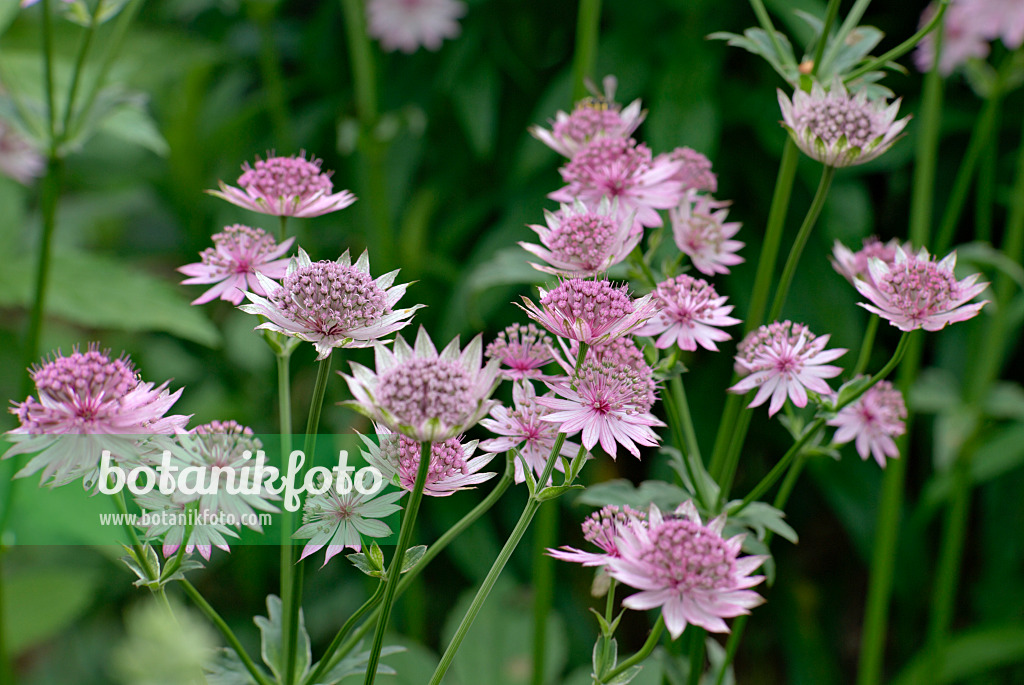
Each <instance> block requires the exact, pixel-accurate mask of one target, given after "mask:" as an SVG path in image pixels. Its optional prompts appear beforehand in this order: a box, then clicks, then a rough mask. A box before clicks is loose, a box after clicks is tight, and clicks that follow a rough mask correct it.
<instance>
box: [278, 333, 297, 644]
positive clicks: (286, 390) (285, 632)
mask: <svg viewBox="0 0 1024 685" xmlns="http://www.w3.org/2000/svg"><path fill="white" fill-rule="evenodd" d="M276 357H277V403H278V404H277V406H278V422H279V423H280V430H281V472H282V473H284V472H285V470H286V469H287V468H288V456H289V455H290V454H291V453H292V390H291V387H292V386H291V373H290V369H289V366H290V362H291V352H290V351H288V352H278V353H277V354H276ZM294 528H295V512H293V511H291V510H290V509H288V507H284V508H283V509H282V511H281V547H280V549H279V566H280V569H281V604H282V606H283V607H291V605H292V602H293V599H292V589H293V587H294V585H295V579H294V575H295V552H294V549H293V546H292V543H291V534H292V530H293V529H294ZM285 615H286V616H290V615H291V614H290V610H289V611H288V612H287V613H286V614H285ZM291 630H292V624H291V621H288V620H285V621H284V622H283V623H282V626H281V641H282V645H289V644H291V643H292V635H291ZM285 651H286V653H287V649H286V650H285Z"/></svg>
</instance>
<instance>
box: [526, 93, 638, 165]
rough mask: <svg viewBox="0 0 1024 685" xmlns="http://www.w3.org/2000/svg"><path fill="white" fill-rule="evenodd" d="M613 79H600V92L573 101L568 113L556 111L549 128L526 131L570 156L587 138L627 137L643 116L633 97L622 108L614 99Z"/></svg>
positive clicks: (584, 143) (532, 128)
mask: <svg viewBox="0 0 1024 685" xmlns="http://www.w3.org/2000/svg"><path fill="white" fill-rule="evenodd" d="M615 86H616V81H615V78H614V77H613V76H608V77H606V78H605V79H604V89H605V92H604V95H603V96H601V97H596V98H585V99H583V100H580V101H579V102H577V103H576V106H575V108H574V109H573V110H572V114H566V113H565V112H558V113H557V114H556V115H555V120H554V121H552V122H551V130H550V131H548V130H547V129H544V128H541V127H540V126H531V127H530V134H531V135H532V136H533V137H534V138H536V139H537V140H539V141H540V142H542V143H544V144H545V145H547V146H548V147H549V148H551V149H552V150H554V151H555V152H557V153H558V154H560V155H563V156H565V157H572V156H573V155H574V154H576V152H577V151H578V150H579V149H580V148H581V147H582V146H584V145H586V144H587V143H589V142H590V141H591V140H594V139H595V138H600V137H607V138H628V137H630V136H631V135H633V131H635V130H636V127H637V126H639V125H640V123H641V122H642V121H643V120H644V117H646V116H647V112H646V110H643V109H641V108H640V100H634V101H633V102H631V103H630V104H629V105H628V106H627V107H626V108H625V109H623V108H622V107H621V105H619V104H618V103H616V102H615Z"/></svg>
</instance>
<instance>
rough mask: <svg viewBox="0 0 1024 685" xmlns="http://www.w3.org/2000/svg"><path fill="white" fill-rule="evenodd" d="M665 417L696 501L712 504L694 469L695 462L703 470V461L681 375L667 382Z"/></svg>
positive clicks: (705, 505)
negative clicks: (677, 446)
mask: <svg viewBox="0 0 1024 685" xmlns="http://www.w3.org/2000/svg"><path fill="white" fill-rule="evenodd" d="M665 418H667V419H668V424H669V428H670V429H671V431H672V434H673V435H674V436H675V439H676V442H677V444H678V445H679V451H680V453H681V454H682V455H683V469H684V470H685V471H686V475H687V477H688V478H689V479H690V482H691V483H692V484H693V488H694V494H695V495H696V497H697V502H698V503H699V504H700V505H701V506H702V507H709V506H711V505H713V504H714V502H711V501H710V499H711V497H710V495H709V494H708V493H707V492H705V491H704V478H703V477H702V475H703V474H698V472H697V469H696V464H700V468H701V470H703V469H704V461H703V459H702V458H701V456H700V445H699V444H698V443H697V433H696V431H695V430H694V428H693V418H692V417H691V416H690V405H689V403H688V402H687V401H686V390H685V388H683V379H682V376H673V377H672V380H671V381H670V382H669V392H668V393H667V394H666V395H665Z"/></svg>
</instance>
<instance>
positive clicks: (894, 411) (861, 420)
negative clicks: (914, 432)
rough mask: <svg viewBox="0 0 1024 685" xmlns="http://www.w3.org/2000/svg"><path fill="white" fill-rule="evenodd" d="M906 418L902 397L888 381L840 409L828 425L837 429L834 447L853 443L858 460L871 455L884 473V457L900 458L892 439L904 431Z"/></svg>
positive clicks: (894, 441)
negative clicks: (854, 443)
mask: <svg viewBox="0 0 1024 685" xmlns="http://www.w3.org/2000/svg"><path fill="white" fill-rule="evenodd" d="M906 418H907V405H906V404H905V403H904V402H903V394H902V393H901V392H900V391H899V390H897V389H896V388H894V387H893V385H892V383H890V382H889V381H880V382H879V383H878V384H877V385H875V386H873V387H871V388H870V389H869V390H868V391H867V392H865V393H864V394H863V395H861V396H860V398H859V399H858V400H857V401H856V402H854V403H853V404H851V405H848V406H846V407H843V408H842V409H840V410H839V413H838V414H836V416H835V418H832V419H829V421H828V425H830V426H835V427H836V428H838V429H839V430H837V431H836V435H835V438H834V441H835V442H836V443H838V444H843V443H847V442H850V441H851V440H856V446H857V453H858V454H859V455H860V458H861V459H865V460H866V459H867V458H868V454H871V455H872V456H873V457H874V458H875V461H876V462H878V465H879V466H881V467H882V468H883V469H884V468H885V460H886V457H889V458H892V459H896V458H898V457H899V456H900V451H899V448H898V447H896V440H895V438H898V437H899V436H901V435H903V434H904V433H905V432H906V431H907V427H906V424H905V423H904V419H906Z"/></svg>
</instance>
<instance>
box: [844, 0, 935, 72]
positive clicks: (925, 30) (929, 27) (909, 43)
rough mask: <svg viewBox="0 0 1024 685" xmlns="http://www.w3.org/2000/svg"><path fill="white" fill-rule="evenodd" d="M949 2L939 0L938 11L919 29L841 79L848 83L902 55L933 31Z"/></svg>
mask: <svg viewBox="0 0 1024 685" xmlns="http://www.w3.org/2000/svg"><path fill="white" fill-rule="evenodd" d="M949 3H950V0H939V9H938V11H937V12H936V13H935V15H934V16H933V17H932V18H931V20H930V21H929V22H928V23H927V24H925V25H924V26H922V27H921V29H920V30H919V31H918V32H917V33H915V34H914V35H912V36H911V37H910V38H907V39H906V40H905V41H903V42H902V43H900V44H899V45H897V46H896V47H894V48H893V49H892V50H889V51H888V52H886V53H884V54H883V55H882V56H881V57H878V58H876V59H873V60H871V61H870V62H868V63H866V64H864V65H863V66H861V67H858V68H857V69H854V70H853V71H851V72H850V73H849V74H847V75H846V76H845V77H843V81H844V82H845V83H849V82H850V81H853V80H854V79H858V78H860V77H861V76H863V75H864V74H866V73H868V72H869V71H875V70H876V69H879V68H881V67H884V66H885V65H886V64H888V63H889V62H891V61H893V60H895V59H899V58H900V57H902V56H903V55H905V54H907V53H908V52H910V51H911V50H913V49H914V47H915V46H916V45H917V44H918V43H920V42H921V39H923V38H924V37H925V36H927V35H928V34H929V33H931V32H932V31H934V30H935V28H936V27H937V26H939V22H941V21H942V17H943V15H944V14H945V13H946V7H948V6H949Z"/></svg>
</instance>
